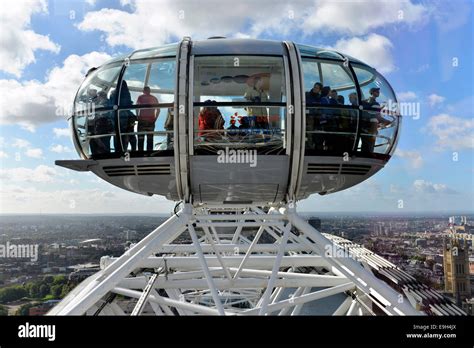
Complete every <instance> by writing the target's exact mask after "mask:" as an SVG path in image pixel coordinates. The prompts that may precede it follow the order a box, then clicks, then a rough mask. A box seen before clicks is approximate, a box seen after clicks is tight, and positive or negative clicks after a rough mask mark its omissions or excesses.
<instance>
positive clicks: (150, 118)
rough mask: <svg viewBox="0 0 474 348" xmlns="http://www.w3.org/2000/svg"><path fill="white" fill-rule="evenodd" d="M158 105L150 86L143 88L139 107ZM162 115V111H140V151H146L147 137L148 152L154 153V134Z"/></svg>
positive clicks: (139, 98) (138, 114)
mask: <svg viewBox="0 0 474 348" xmlns="http://www.w3.org/2000/svg"><path fill="white" fill-rule="evenodd" d="M143 104H153V105H154V104H156V105H158V104H159V102H158V99H157V98H156V97H155V96H153V95H151V90H150V87H149V86H145V87H144V88H143V94H142V95H140V96H139V97H138V99H137V105H143ZM159 114H160V109H154V108H153V109H139V110H138V111H137V117H138V126H137V130H138V151H143V150H144V141H145V137H146V151H153V132H154V130H155V122H156V119H157V118H158V116H159Z"/></svg>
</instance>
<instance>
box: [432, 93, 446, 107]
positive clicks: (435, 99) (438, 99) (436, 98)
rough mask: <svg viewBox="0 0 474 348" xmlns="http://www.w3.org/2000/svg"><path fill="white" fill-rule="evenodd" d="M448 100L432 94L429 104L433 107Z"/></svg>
mask: <svg viewBox="0 0 474 348" xmlns="http://www.w3.org/2000/svg"><path fill="white" fill-rule="evenodd" d="M445 99H446V98H445V97H443V96H440V95H437V94H435V93H433V94H430V95H429V96H428V102H429V103H430V105H431V106H435V105H436V104H439V103H442V102H444V100H445Z"/></svg>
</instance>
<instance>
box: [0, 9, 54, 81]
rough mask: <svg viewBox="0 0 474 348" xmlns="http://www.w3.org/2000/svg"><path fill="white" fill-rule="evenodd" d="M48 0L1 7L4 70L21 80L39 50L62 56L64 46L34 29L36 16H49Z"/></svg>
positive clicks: (0, 35)
mask: <svg viewBox="0 0 474 348" xmlns="http://www.w3.org/2000/svg"><path fill="white" fill-rule="evenodd" d="M47 13H48V7H47V2H46V0H26V1H15V2H10V3H7V2H2V6H0V46H1V47H2V49H1V50H0V62H2V64H1V65H0V70H2V71H5V72H7V73H10V74H13V75H15V76H16V77H20V76H21V74H22V71H23V69H24V68H25V67H26V66H27V65H29V64H31V63H34V62H35V51H37V50H44V51H50V52H53V53H58V52H59V50H60V46H59V45H57V44H55V43H54V42H52V41H51V40H50V39H49V37H48V36H45V35H40V34H38V33H36V32H34V31H33V30H31V29H30V24H31V17H32V15H34V14H47Z"/></svg>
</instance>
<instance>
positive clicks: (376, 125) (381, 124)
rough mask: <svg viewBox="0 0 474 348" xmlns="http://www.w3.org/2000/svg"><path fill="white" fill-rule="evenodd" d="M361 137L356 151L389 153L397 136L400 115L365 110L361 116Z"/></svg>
mask: <svg viewBox="0 0 474 348" xmlns="http://www.w3.org/2000/svg"><path fill="white" fill-rule="evenodd" d="M359 127H360V139H359V140H358V142H357V148H356V151H358V152H361V153H363V154H366V155H367V154H372V153H378V154H388V153H389V151H390V149H391V147H392V145H393V142H394V140H395V136H396V129H397V127H398V117H396V116H393V115H389V114H383V113H381V112H379V111H365V110H364V111H363V112H361V116H360V126H359Z"/></svg>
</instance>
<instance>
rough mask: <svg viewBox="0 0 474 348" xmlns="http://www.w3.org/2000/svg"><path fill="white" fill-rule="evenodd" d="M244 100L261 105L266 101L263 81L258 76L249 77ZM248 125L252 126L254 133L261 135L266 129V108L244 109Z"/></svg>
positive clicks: (252, 107) (251, 107) (266, 96)
mask: <svg viewBox="0 0 474 348" xmlns="http://www.w3.org/2000/svg"><path fill="white" fill-rule="evenodd" d="M244 98H245V99H246V100H248V101H249V102H253V103H262V102H265V101H267V100H268V95H267V93H266V91H265V90H264V88H263V79H262V77H260V76H256V77H250V78H249V81H248V86H247V88H246V90H245V94H244ZM245 110H246V111H247V116H248V117H249V121H250V122H249V123H250V124H251V125H253V127H252V128H254V130H253V131H254V132H255V133H257V134H259V133H262V134H263V130H264V129H268V127H269V125H268V112H267V108H266V107H261V106H255V107H254V106H249V107H246V108H245Z"/></svg>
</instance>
